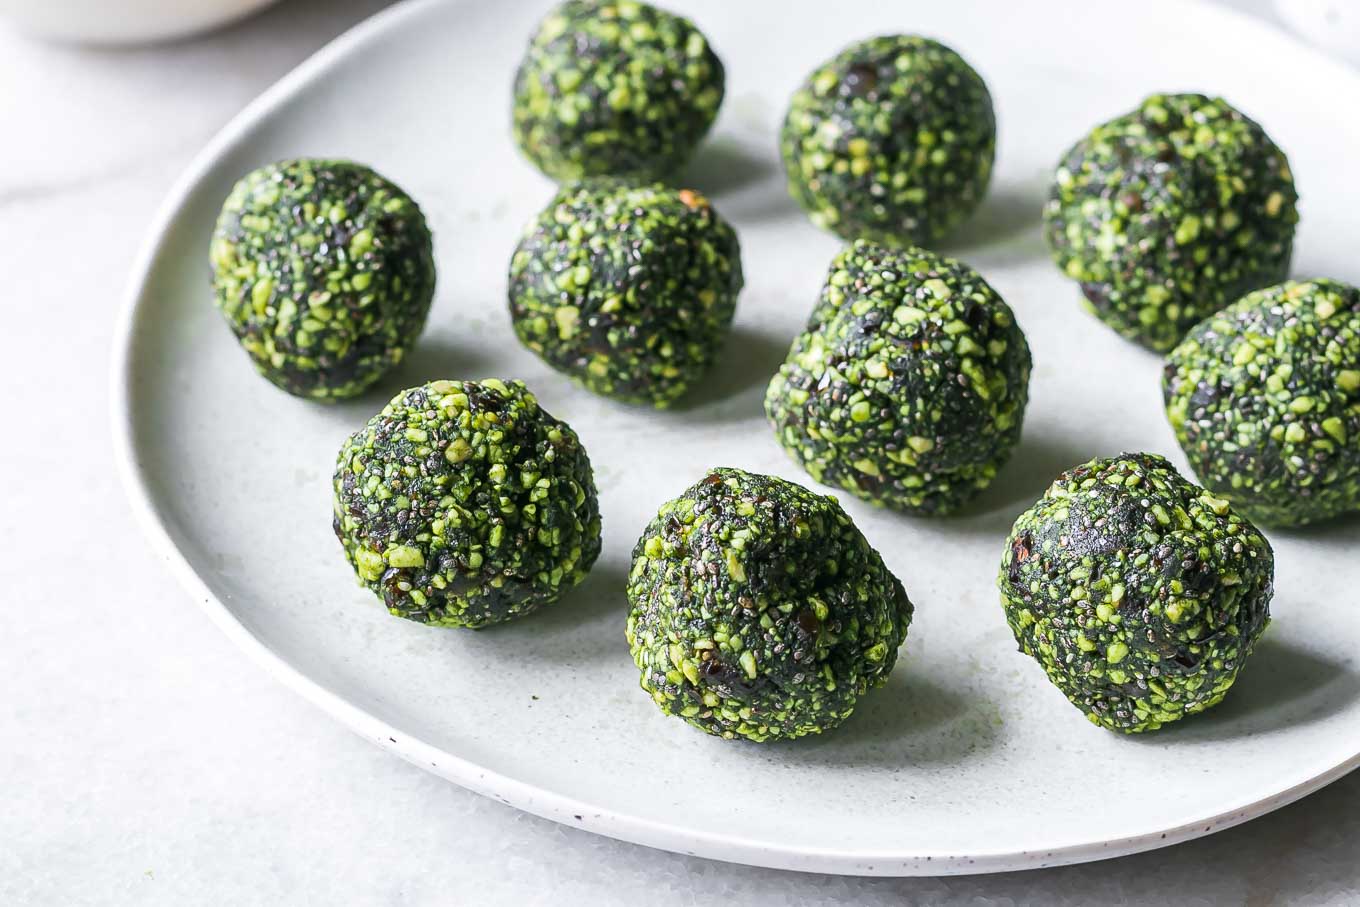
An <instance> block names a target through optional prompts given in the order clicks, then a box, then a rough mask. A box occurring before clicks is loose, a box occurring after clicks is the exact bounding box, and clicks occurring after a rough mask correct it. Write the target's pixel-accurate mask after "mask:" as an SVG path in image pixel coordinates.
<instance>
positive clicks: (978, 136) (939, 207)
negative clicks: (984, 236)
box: [779, 35, 996, 245]
mask: <svg viewBox="0 0 1360 907" xmlns="http://www.w3.org/2000/svg"><path fill="white" fill-rule="evenodd" d="M779 147H780V152H781V154H782V155H783V157H784V171H785V175H786V176H787V177H788V183H789V193H790V194H791V195H792V196H793V197H794V199H795V200H796V201H797V202H798V203H799V204H800V205H802V206H803V208H804V209H806V210H807V212H808V215H809V217H810V218H811V219H812V222H813V223H814V224H816V225H817V226H819V227H821V228H822V229H824V230H830V231H831V232H833V233H836V234H838V235H840V236H842V237H844V238H846V239H860V238H864V239H873V240H877V241H879V242H885V243H893V244H895V245H909V244H918V245H929V244H931V243H933V242H935V241H936V240H938V239H940V238H941V237H943V236H944V235H945V234H947V233H948V232H949V231H950V230H952V229H953V228H954V227H956V226H958V225H959V224H961V223H962V222H963V221H964V220H966V219H967V218H968V217H969V215H971V214H972V213H973V211H974V210H975V209H976V208H977V206H978V205H979V204H980V203H981V202H982V198H983V196H984V195H985V194H986V192H987V183H988V181H989V180H990V179H991V175H992V159H993V158H994V157H995V155H996V116H995V114H994V113H993V111H992V96H991V95H990V94H989V93H988V91H987V85H986V83H984V82H983V81H982V77H981V76H979V75H978V74H977V73H976V72H975V71H974V70H973V68H972V67H971V66H969V65H968V64H967V63H966V62H965V61H964V59H963V58H962V57H960V56H959V55H958V54H956V53H955V52H954V51H952V50H950V49H949V48H948V47H945V46H944V45H943V44H940V43H938V42H936V41H932V40H930V39H929V38H919V37H916V36H914V35H892V36H885V37H880V38H871V39H869V40H867V41H861V42H859V43H857V44H852V45H850V46H849V47H847V48H846V49H845V50H843V51H841V52H840V54H838V55H837V56H836V57H834V58H832V59H831V60H829V61H827V62H826V63H824V64H823V65H821V66H819V67H818V68H817V69H816V70H814V71H813V72H812V74H811V75H810V76H808V78H807V81H805V82H804V83H803V85H802V86H801V87H800V88H799V89H798V90H797V91H796V92H795V93H794V95H793V100H792V102H790V104H789V111H788V114H787V115H786V116H785V118H784V128H783V130H782V131H781V133H780V138H779Z"/></svg>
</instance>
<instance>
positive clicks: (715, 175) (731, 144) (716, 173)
mask: <svg viewBox="0 0 1360 907" xmlns="http://www.w3.org/2000/svg"><path fill="white" fill-rule="evenodd" d="M778 169H779V162H778V161H777V160H775V158H774V154H773V152H771V153H769V154H758V153H757V152H756V151H754V150H753V149H751V148H748V147H746V146H744V145H742V144H741V143H740V142H737V141H735V140H733V139H730V138H726V137H723V136H719V137H717V138H714V139H713V140H712V141H710V142H705V143H704V145H703V146H702V147H701V148H700V149H699V151H698V153H697V154H695V156H694V159H693V160H692V161H690V162H689V164H688V165H687V166H686V167H685V169H684V170H682V171H681V172H680V175H679V176H678V177H677V178H676V180H675V183H676V185H678V186H692V187H694V188H695V189H699V190H701V191H702V192H704V193H705V194H707V195H710V196H712V197H713V198H715V199H719V200H721V199H722V198H723V197H724V196H725V195H729V194H731V193H733V192H736V191H737V190H739V189H744V188H745V187H747V186H749V185H751V184H752V183H758V182H760V181H761V180H763V179H765V178H766V177H768V176H770V175H771V174H773V173H775V172H776V171H777V170H778Z"/></svg>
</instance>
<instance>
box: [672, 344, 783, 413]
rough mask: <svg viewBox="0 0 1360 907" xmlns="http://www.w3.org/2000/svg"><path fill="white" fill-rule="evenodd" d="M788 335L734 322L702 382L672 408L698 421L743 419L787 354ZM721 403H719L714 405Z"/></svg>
mask: <svg viewBox="0 0 1360 907" xmlns="http://www.w3.org/2000/svg"><path fill="white" fill-rule="evenodd" d="M792 342H793V338H792V337H788V336H785V335H783V334H775V333H771V332H769V331H766V330H759V329H756V328H753V327H751V326H749V325H737V326H735V327H733V328H732V333H731V335H730V336H728V338H727V341H726V342H725V343H724V344H723V348H722V350H721V351H720V352H719V353H718V361H717V362H716V363H715V364H714V365H713V368H712V369H711V370H710V371H709V372H708V374H707V375H706V376H704V379H703V382H702V383H701V384H700V385H699V386H698V387H696V388H695V389H694V390H693V391H691V392H690V393H688V394H686V395H685V396H684V398H683V399H681V400H680V401H678V402H677V403H676V404H675V406H674V407H673V410H674V411H676V412H684V413H687V414H691V415H692V417H693V418H694V419H695V420H696V421H698V422H726V421H731V420H734V419H745V418H748V417H750V416H753V415H758V414H759V413H760V412H761V401H762V400H764V398H765V386H766V385H767V384H769V383H770V378H772V377H774V373H775V372H777V371H778V370H779V366H780V365H781V364H782V363H783V361H784V357H785V356H787V355H788V352H789V344H791V343H792ZM714 404H722V405H720V406H719V405H714Z"/></svg>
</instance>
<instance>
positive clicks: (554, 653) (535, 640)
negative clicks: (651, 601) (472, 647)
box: [475, 561, 629, 664]
mask: <svg viewBox="0 0 1360 907" xmlns="http://www.w3.org/2000/svg"><path fill="white" fill-rule="evenodd" d="M628 567H629V565H628V564H627V563H606V562H603V561H602V562H600V563H597V564H596V565H595V567H594V569H592V570H591V571H590V574H589V575H588V576H587V577H586V578H585V580H584V581H582V583H581V585H579V586H577V587H576V588H575V589H572V590H571V591H570V592H568V593H567V594H566V595H564V596H562V598H561V599H559V600H558V601H556V602H554V603H553V604H551V605H545V606H544V607H543V608H542V609H540V610H539V611H538V612H537V613H534V614H530V615H528V616H527V617H525V618H523V619H521V620H512V621H507V622H506V623H503V624H492V625H491V626H489V627H484V628H482V629H481V630H478V631H477V633H476V640H475V642H476V644H477V645H478V646H479V647H481V646H485V647H486V648H488V649H496V650H503V651H497V652H489V653H488V657H500V656H505V657H511V656H512V654H513V657H515V658H519V659H525V660H530V661H551V662H564V663H568V664H573V663H580V662H582V661H587V660H590V659H593V658H599V657H609V658H622V659H624V660H625V661H626V660H627V659H628V657H629V656H628V641H627V640H626V639H625V638H624V633H623V630H624V615H625V613H626V611H627V608H628V598H627V587H628Z"/></svg>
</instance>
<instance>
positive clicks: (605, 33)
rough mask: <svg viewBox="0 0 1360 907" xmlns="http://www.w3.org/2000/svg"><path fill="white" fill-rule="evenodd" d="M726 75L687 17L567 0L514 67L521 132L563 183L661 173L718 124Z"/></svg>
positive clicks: (627, 1) (626, 3)
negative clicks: (595, 178) (716, 121)
mask: <svg viewBox="0 0 1360 907" xmlns="http://www.w3.org/2000/svg"><path fill="white" fill-rule="evenodd" d="M724 81H725V74H724V71H723V65H722V62H721V61H720V60H719V59H718V57H717V55H716V54H714V53H713V49H712V48H711V47H710V46H709V44H708V40H707V39H706V38H705V37H704V35H703V33H702V32H701V31H699V29H698V28H696V27H695V25H694V23H693V22H691V21H690V20H688V19H686V18H684V17H682V16H676V15H673V14H671V13H668V12H666V11H665V10H662V9H658V8H657V7H655V6H651V5H649V4H646V3H638V2H631V0H567V2H566V3H563V4H561V5H560V6H558V7H557V8H555V9H554V10H553V11H552V12H551V13H549V14H548V15H547V17H546V18H544V19H543V21H542V22H541V23H539V26H538V31H537V32H535V34H534V36H533V38H532V39H531V40H530V42H529V48H528V50H527V52H526V53H525V56H524V60H523V62H521V63H520V66H519V71H518V72H517V73H516V75H515V88H514V132H515V141H516V142H517V143H518V144H519V147H520V150H521V151H523V152H524V155H525V157H527V158H528V159H529V160H530V161H531V162H532V163H533V164H534V165H535V166H537V167H538V168H539V169H540V170H542V171H543V172H544V173H545V174H547V175H548V176H549V177H551V178H552V179H555V180H557V181H559V182H567V181H570V180H577V179H581V178H583V177H590V176H619V177H632V178H635V179H642V180H646V179H661V178H663V177H667V176H670V175H672V174H674V173H675V172H676V171H677V170H679V169H680V167H681V165H683V164H684V163H685V162H686V161H687V160H688V159H689V158H690V156H691V155H692V154H693V153H694V151H695V149H696V148H697V147H698V146H699V143H700V141H702V139H703V137H704V135H705V134H707V132H708V130H709V127H710V126H712V125H713V120H714V118H716V117H717V115H718V107H719V106H720V105H721V104H722V99H723V85H724Z"/></svg>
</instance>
